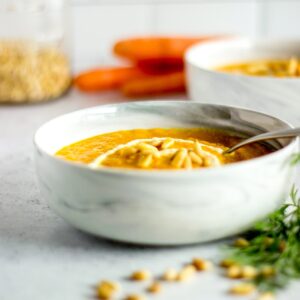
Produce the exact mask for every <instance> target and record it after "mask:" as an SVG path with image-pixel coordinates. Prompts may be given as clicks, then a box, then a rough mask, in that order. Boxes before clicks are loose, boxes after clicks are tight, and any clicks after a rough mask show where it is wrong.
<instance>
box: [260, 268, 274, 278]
mask: <svg viewBox="0 0 300 300" xmlns="http://www.w3.org/2000/svg"><path fill="white" fill-rule="evenodd" d="M260 274H261V275H262V276H264V277H271V276H274V275H275V269H274V268H273V267H272V266H264V267H262V268H261V269H260Z"/></svg>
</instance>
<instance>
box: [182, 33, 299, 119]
mask: <svg viewBox="0 0 300 300" xmlns="http://www.w3.org/2000/svg"><path fill="white" fill-rule="evenodd" d="M292 56H297V57H300V40H278V39H276V40H252V39H244V38H242V39H228V40H223V41H215V42H209V43H205V44H203V43H202V44H199V45H195V46H193V47H191V48H190V49H189V50H188V51H187V53H186V56H185V61H186V69H187V87H188V93H189V96H190V98H191V99H192V100H195V101H200V99H201V101H202V102H206V103H218V104H223V105H238V106H243V107H246V108H250V109H255V110H257V109H259V110H260V111H262V112H265V113H271V114H272V115H275V116H277V117H280V118H283V119H285V120H288V121H291V122H293V123H294V124H300V114H299V110H300V78H275V77H256V76H247V75H238V74H230V73H225V72H219V71H216V70H215V69H216V68H217V67H219V66H223V65H226V64H231V63H239V62H244V61H249V60H250V61H251V60H257V59H272V58H291V57H292Z"/></svg>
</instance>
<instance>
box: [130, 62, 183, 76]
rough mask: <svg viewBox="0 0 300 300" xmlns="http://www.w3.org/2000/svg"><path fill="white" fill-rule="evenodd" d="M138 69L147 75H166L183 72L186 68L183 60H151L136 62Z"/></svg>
mask: <svg viewBox="0 0 300 300" xmlns="http://www.w3.org/2000/svg"><path fill="white" fill-rule="evenodd" d="M136 65H137V67H138V68H140V69H141V70H142V71H143V72H145V73H147V74H152V75H156V74H166V73H172V72H178V71H182V70H183V68H184V62H183V58H181V59H178V58H151V59H144V60H139V61H137V62H136Z"/></svg>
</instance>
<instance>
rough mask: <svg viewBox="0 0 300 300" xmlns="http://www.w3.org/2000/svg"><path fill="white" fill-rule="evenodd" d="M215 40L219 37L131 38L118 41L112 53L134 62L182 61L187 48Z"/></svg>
mask: <svg viewBox="0 0 300 300" xmlns="http://www.w3.org/2000/svg"><path fill="white" fill-rule="evenodd" d="M217 38H220V36H201V37H179V36H178V37H144V38H142V37H141V38H132V39H125V40H120V41H118V42H117V43H116V44H115V46H114V48H113V51H114V53H115V54H116V55H118V56H120V57H124V58H127V59H130V60H132V61H134V62H136V61H140V60H148V59H175V60H176V59H179V60H180V61H182V60H183V55H184V52H185V51H186V49H187V48H188V47H190V46H192V45H193V44H195V43H199V42H205V41H209V40H213V39H217Z"/></svg>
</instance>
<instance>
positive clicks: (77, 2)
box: [71, 0, 300, 69]
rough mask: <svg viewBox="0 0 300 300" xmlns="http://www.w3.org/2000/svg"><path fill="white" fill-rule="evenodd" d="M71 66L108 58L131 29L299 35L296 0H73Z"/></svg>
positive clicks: (299, 8)
mask: <svg viewBox="0 0 300 300" xmlns="http://www.w3.org/2000/svg"><path fill="white" fill-rule="evenodd" d="M71 4H72V9H71V19H72V22H73V24H74V27H73V45H74V48H73V51H74V56H73V57H74V62H75V65H76V69H82V68H86V67H91V66H94V65H95V63H97V62H98V63H107V61H111V60H112V55H111V51H110V49H111V46H112V44H113V42H114V41H116V40H118V39H122V38H126V37H129V36H132V35H148V34H207V33H209V34H210V33H233V34H239V35H246V36H251V37H299V36H300V29H299V28H300V1H299V0H73V1H71Z"/></svg>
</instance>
